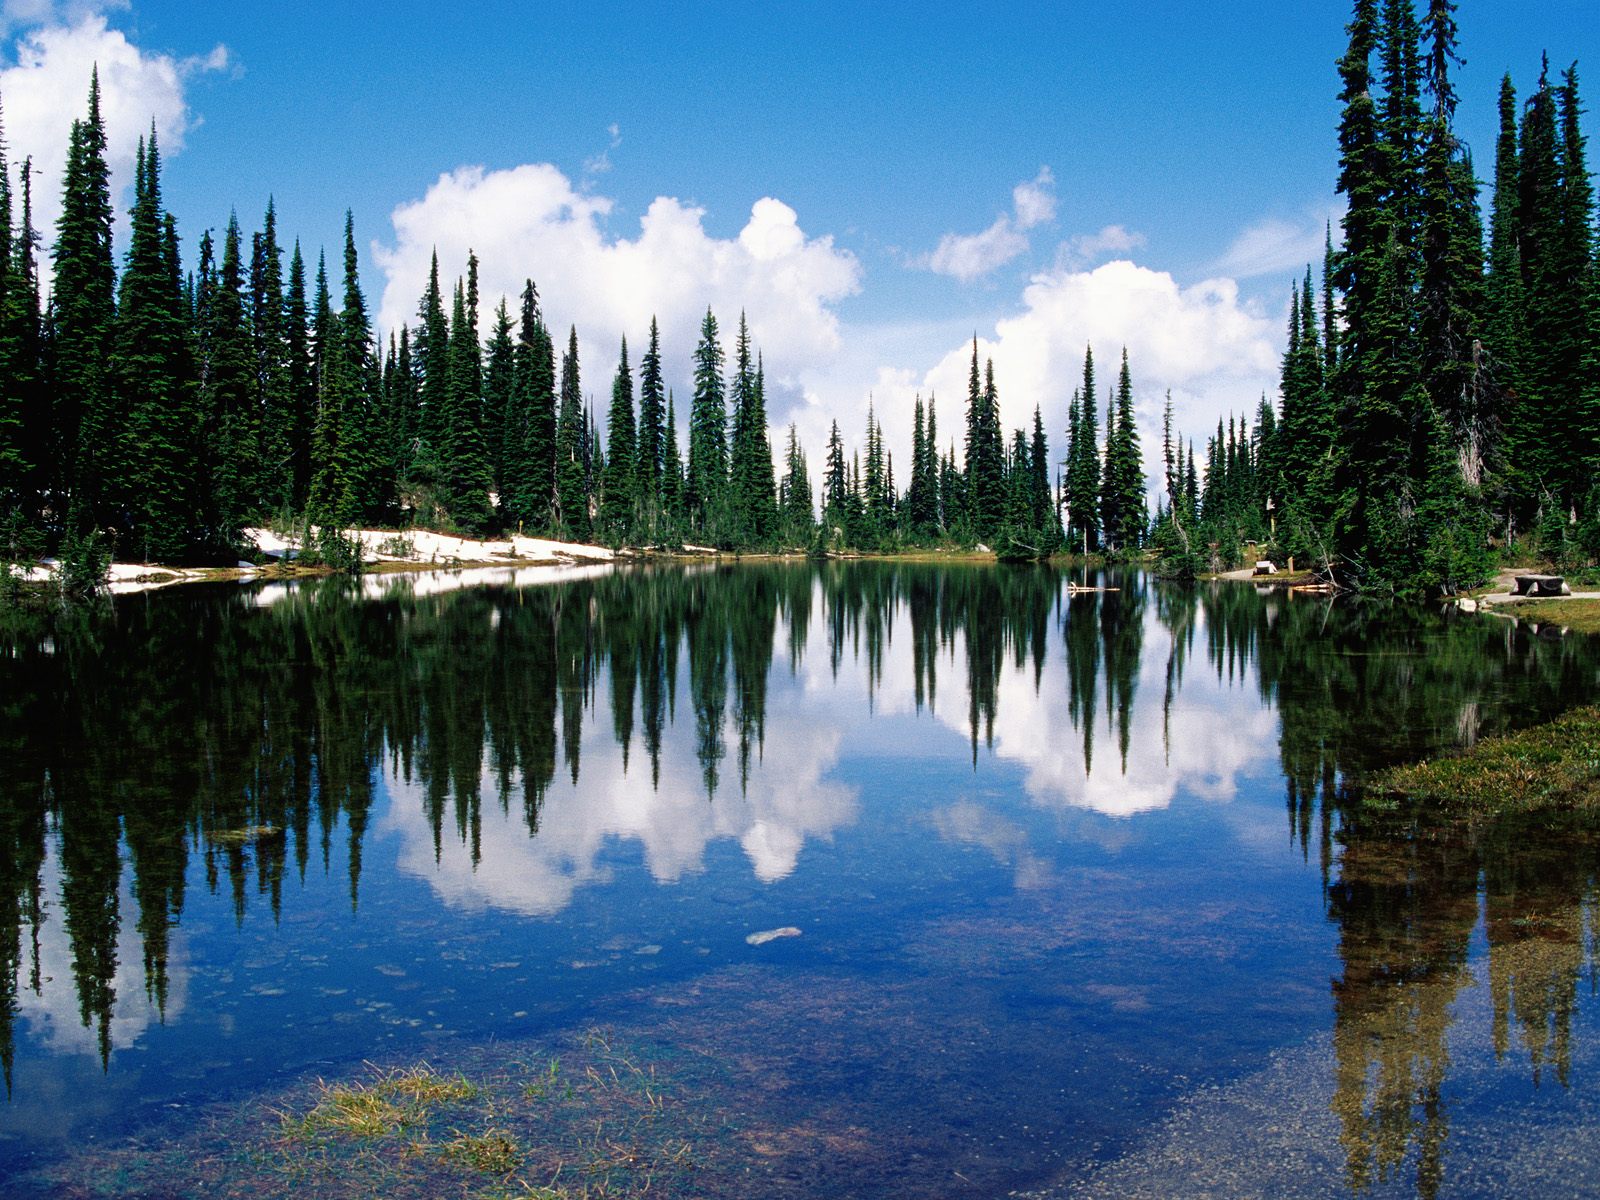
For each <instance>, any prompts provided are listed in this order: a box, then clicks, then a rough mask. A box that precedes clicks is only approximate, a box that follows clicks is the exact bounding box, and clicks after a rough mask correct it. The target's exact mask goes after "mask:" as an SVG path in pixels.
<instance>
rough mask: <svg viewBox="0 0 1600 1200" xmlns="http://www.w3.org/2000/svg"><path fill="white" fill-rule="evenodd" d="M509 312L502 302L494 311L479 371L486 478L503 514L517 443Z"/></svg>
mask: <svg viewBox="0 0 1600 1200" xmlns="http://www.w3.org/2000/svg"><path fill="white" fill-rule="evenodd" d="M511 329H512V325H511V311H510V309H508V308H507V307H506V302H505V298H504V297H501V300H500V303H499V304H498V305H496V306H495V310H494V328H493V329H492V330H490V333H489V350H488V355H487V358H486V361H485V363H484V370H483V428H484V442H485V449H486V450H487V451H488V455H489V476H490V480H491V481H492V484H493V487H494V494H495V500H496V506H497V507H498V508H499V509H500V510H501V511H507V510H508V509H509V505H508V503H507V498H506V497H507V492H508V490H509V489H508V487H507V483H506V480H507V470H506V468H507V465H508V463H509V462H510V460H511V458H512V457H513V455H512V452H511V450H510V447H511V445H512V444H514V443H515V442H516V441H518V440H520V439H519V432H518V431H517V421H516V406H515V403H514V401H513V398H512V391H511V389H512V386H513V384H514V381H515V378H516V355H517V351H516V343H515V342H514V341H513V340H512V337H511Z"/></svg>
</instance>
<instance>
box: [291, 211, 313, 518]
mask: <svg viewBox="0 0 1600 1200" xmlns="http://www.w3.org/2000/svg"><path fill="white" fill-rule="evenodd" d="M283 312H284V317H283V319H284V348H285V354H286V355H287V360H288V375H289V384H288V386H289V403H290V408H291V410H292V414H293V415H292V419H291V422H290V427H289V428H290V437H289V462H290V472H291V475H292V478H293V487H294V493H293V498H292V500H291V503H290V507H291V508H293V509H294V510H295V511H297V512H298V511H300V510H302V509H304V508H305V506H306V502H307V500H308V498H309V496H310V492H311V444H312V439H313V436H314V433H315V429H316V423H317V411H318V402H317V375H316V370H315V368H314V365H313V362H312V357H311V309H310V305H309V304H308V303H307V301H306V266H305V259H304V258H303V257H301V254H300V243H299V241H298V240H297V241H296V242H295V244H294V252H293V253H292V254H291V255H290V257H289V291H288V295H287V296H286V297H285V298H284V310H283Z"/></svg>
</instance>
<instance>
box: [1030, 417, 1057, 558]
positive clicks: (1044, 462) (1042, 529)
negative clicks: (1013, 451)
mask: <svg viewBox="0 0 1600 1200" xmlns="http://www.w3.org/2000/svg"><path fill="white" fill-rule="evenodd" d="M1028 471H1029V475H1030V481H1029V512H1028V517H1029V525H1030V526H1031V527H1032V529H1033V530H1034V531H1035V532H1036V534H1037V536H1038V545H1039V552H1040V553H1041V554H1045V555H1049V554H1054V553H1055V552H1056V551H1057V550H1058V549H1060V547H1061V521H1060V518H1059V517H1057V515H1056V506H1055V499H1054V496H1053V495H1052V492H1051V488H1050V445H1049V442H1048V440H1047V439H1046V438H1045V434H1044V419H1043V417H1042V416H1041V415H1040V412H1039V406H1038V405H1037V404H1036V405H1034V406H1033V438H1032V440H1031V441H1030V443H1029V448H1028Z"/></svg>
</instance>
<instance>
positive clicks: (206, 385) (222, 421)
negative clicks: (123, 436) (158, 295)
mask: <svg viewBox="0 0 1600 1200" xmlns="http://www.w3.org/2000/svg"><path fill="white" fill-rule="evenodd" d="M153 141H154V138H153V136H152V142H153ZM240 249H241V247H240V235H239V222H238V221H237V220H236V219H234V218H229V221H228V228H227V232H226V233H225V234H224V235H223V242H222V265H221V268H220V270H218V271H217V272H216V273H215V275H211V274H210V272H209V264H207V265H206V266H203V267H202V272H201V287H202V290H203V294H204V297H205V298H204V301H203V302H202V305H201V312H200V314H199V315H200V318H201V328H200V409H201V412H202V413H203V414H204V417H203V419H204V425H205V428H206V429H207V430H208V431H211V435H212V436H211V437H210V438H209V439H208V440H209V443H210V444H209V445H208V446H207V447H206V451H207V452H206V455H205V461H206V462H208V463H210V465H211V472H212V479H211V485H212V497H211V503H210V505H208V509H209V511H210V514H211V519H212V521H213V522H214V523H215V524H214V529H215V535H216V536H217V537H218V538H219V539H220V540H221V542H222V544H224V545H234V544H237V543H238V542H239V541H240V539H241V536H242V532H241V531H242V529H243V525H244V522H245V520H246V519H247V518H248V517H250V516H252V515H255V514H257V513H259V511H260V508H261V497H262V487H261V479H262V475H263V471H262V467H261V462H260V445H261V427H260V413H261V411H262V410H261V408H260V406H259V404H258V401H257V398H258V395H259V378H258V376H257V374H256V370H255V368H256V366H257V362H256V355H255V345H254V337H253V334H252V331H251V329H250V325H249V322H248V320H247V318H246V300H245V295H244V276H243V270H242V263H241V261H240ZM202 258H203V259H205V258H209V254H206V255H203V256H202ZM123 278H124V283H125V284H126V278H127V277H126V275H124V277H123ZM173 319H174V320H177V321H181V316H180V314H178V313H177V312H176V311H174V313H173Z"/></svg>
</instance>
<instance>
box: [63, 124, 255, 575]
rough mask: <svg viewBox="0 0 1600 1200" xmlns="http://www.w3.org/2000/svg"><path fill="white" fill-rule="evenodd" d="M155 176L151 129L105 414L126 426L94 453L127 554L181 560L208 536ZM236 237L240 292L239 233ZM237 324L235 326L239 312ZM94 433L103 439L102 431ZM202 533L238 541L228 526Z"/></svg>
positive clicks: (180, 313)
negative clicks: (105, 471)
mask: <svg viewBox="0 0 1600 1200" xmlns="http://www.w3.org/2000/svg"><path fill="white" fill-rule="evenodd" d="M160 178H161V163H160V156H159V154H158V152H157V149H156V144H155V133H154V130H152V131H151V137H150V140H149V142H148V143H145V142H143V141H141V142H140V145H139V152H138V161H137V166H136V168H135V174H134V201H133V208H132V210H131V212H130V216H131V222H132V223H131V228H130V232H129V239H128V255H127V265H126V267H125V268H124V270H123V274H122V281H121V293H120V296H119V302H118V305H117V313H116V322H115V336H114V341H113V352H112V357H111V362H110V369H109V372H108V374H109V377H110V378H109V383H110V387H109V389H108V393H109V395H110V397H111V407H112V409H113V410H114V411H115V412H117V413H118V414H120V415H121V416H122V417H123V420H124V422H125V423H123V424H122V425H121V427H120V430H119V432H120V435H121V436H120V438H119V439H118V443H117V444H115V445H114V446H107V447H105V448H104V449H102V450H101V451H99V452H98V453H99V454H100V457H99V458H98V462H99V463H100V464H102V465H105V466H111V465H112V464H115V466H116V474H115V475H107V476H106V477H105V478H104V479H103V480H102V485H103V490H102V495H106V496H117V497H119V498H120V504H118V506H117V510H118V511H117V523H118V525H119V526H120V528H121V529H122V531H123V533H124V535H125V538H126V544H127V546H128V547H129V549H131V550H132V551H133V553H135V554H137V555H138V556H139V557H140V558H141V559H143V560H144V561H146V562H178V561H181V560H183V559H185V558H187V557H188V556H189V555H190V553H191V552H192V551H193V550H194V549H195V547H196V544H197V543H198V542H199V541H201V540H202V538H204V537H205V534H203V533H201V531H199V530H197V529H196V527H195V525H196V521H195V518H196V513H197V511H199V510H200V507H201V506H200V504H199V503H198V501H199V499H200V498H199V496H198V495H197V488H196V481H195V462H196V461H197V458H198V455H197V454H196V451H197V450H198V449H199V446H198V443H197V441H196V437H195V435H196V432H197V426H198V422H197V421H196V416H197V415H198V414H197V413H196V411H195V397H194V390H193V378H192V374H191V372H192V364H191V361H190V358H189V355H188V346H187V321H186V315H187V314H186V312H185V308H184V304H183V297H182V293H181V291H180V290H179V288H178V285H177V275H176V271H175V269H174V268H175V264H174V263H173V262H172V261H171V260H170V258H169V257H168V247H167V242H166V238H165V223H164V220H163V211H162V208H161V185H160ZM234 233H235V236H234V252H235V253H234V260H233V268H234V275H233V280H234V284H235V285H236V286H237V283H238V253H237V252H238V238H237V229H235V231H234ZM57 286H58V287H59V286H60V283H59V281H58V283H57ZM235 300H237V292H235ZM234 317H235V320H236V321H238V320H239V319H240V316H239V313H238V310H237V308H236V309H235V310H234ZM244 346H245V350H244V355H243V361H242V362H239V363H238V364H237V366H238V367H239V368H240V369H239V375H240V378H239V380H238V383H239V386H240V387H242V388H245V389H248V379H247V376H248V340H247V339H246V341H245V342H244ZM247 394H248V393H247ZM101 432H109V424H107V425H102V427H101ZM206 532H207V533H209V534H211V535H213V536H218V537H222V538H225V539H229V540H236V532H235V531H234V530H233V529H231V528H223V529H215V530H210V531H206Z"/></svg>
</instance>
